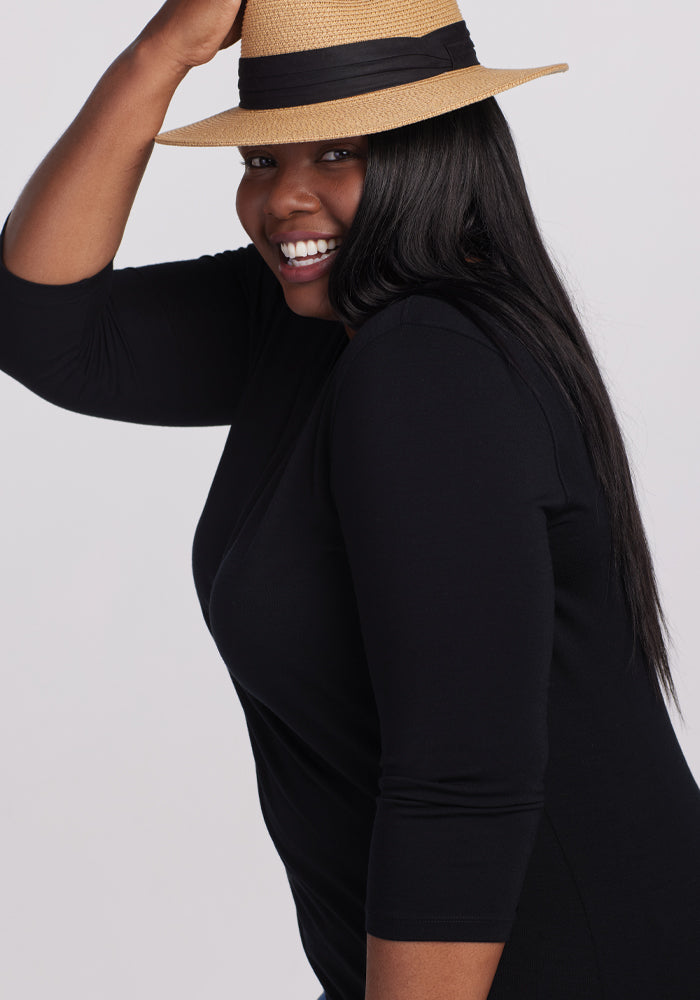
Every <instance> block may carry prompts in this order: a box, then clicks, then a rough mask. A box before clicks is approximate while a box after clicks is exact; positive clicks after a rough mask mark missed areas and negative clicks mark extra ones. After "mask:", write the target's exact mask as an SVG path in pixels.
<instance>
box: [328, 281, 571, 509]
mask: <svg viewBox="0 0 700 1000" xmlns="http://www.w3.org/2000/svg"><path fill="white" fill-rule="evenodd" d="M499 339H500V340H501V342H503V343H505V344H506V347H507V353H504V351H503V350H502V348H501V347H500V346H499V343H498V340H497V339H494V337H493V336H492V335H491V333H490V332H489V329H488V328H487V325H486V323H485V322H476V320H474V319H470V318H469V317H467V316H466V315H465V314H464V313H463V312H462V311H461V310H460V309H458V308H457V307H456V306H453V305H452V304H451V303H449V302H447V301H445V300H443V299H439V298H435V297H433V296H429V295H423V294H414V295H411V296H408V297H406V298H404V299H402V300H400V301H397V302H394V303H392V304H390V305H389V306H387V307H385V308H384V309H382V310H381V311H380V312H378V313H376V314H375V315H374V316H373V317H372V318H371V319H370V320H368V321H367V323H365V324H364V325H363V326H362V327H361V328H360V329H359V330H358V332H357V333H356V334H355V337H354V338H353V339H352V340H351V341H350V343H349V344H348V346H347V347H346V349H345V350H344V352H343V355H341V358H340V361H339V364H338V366H337V370H336V373H335V374H336V378H335V379H334V382H335V385H334V392H333V402H332V414H331V437H332V438H333V437H335V441H336V445H337V446H340V445H341V444H342V446H343V447H346V446H347V441H348V436H349V435H353V436H357V435H358V434H360V433H364V435H365V440H366V448H368V449H371V448H375V447H379V443H378V440H379V438H381V437H383V436H385V435H389V436H390V438H391V441H392V443H393V445H394V446H395V447H401V444H402V442H403V446H404V447H410V446H411V442H413V441H415V440H416V439H417V438H419V437H422V438H424V439H425V442H426V447H430V446H431V442H432V443H433V445H437V444H438V442H440V441H441V440H444V439H445V438H446V437H448V436H449V437H450V438H451V439H452V440H453V442H454V445H455V447H458V448H461V449H470V450H471V453H472V455H473V456H474V457H476V455H477V454H478V455H481V456H482V457H483V456H485V455H486V454H487V453H494V454H495V453H498V455H499V456H500V458H501V461H502V463H503V465H504V467H505V466H508V467H510V468H511V470H512V472H513V474H516V473H517V474H525V469H524V467H523V463H524V462H526V463H528V462H529V463H532V464H533V465H536V466H537V467H538V468H539V469H541V470H542V469H546V470H547V473H546V474H547V478H548V479H549V480H550V481H552V480H553V479H557V480H559V479H560V474H559V469H558V466H559V461H558V457H557V452H558V450H559V449H558V443H557V439H558V437H559V430H558V427H559V425H560V424H561V423H562V421H564V420H566V419H568V418H567V416H566V412H565V406H564V404H563V403H562V401H561V399H558V398H557V393H556V391H555V390H554V389H553V386H552V384H551V383H550V382H549V381H548V378H547V376H546V374H545V372H544V371H543V370H542V368H541V367H540V365H539V364H538V363H537V362H536V361H535V359H534V358H533V357H532V356H531V355H530V353H529V351H528V350H527V349H526V348H525V347H524V346H523V344H522V343H521V341H520V340H519V339H518V338H517V337H516V336H515V335H514V334H513V333H512V332H509V331H508V330H503V329H502V328H500V327H499ZM509 356H510V358H513V359H514V360H515V362H516V363H515V364H513V363H511V360H510V359H509ZM388 428H391V430H389V429H388ZM398 428H401V430H400V431H399V430H398ZM465 453H466V452H465ZM561 485H563V484H561ZM564 492H565V491H564Z"/></svg>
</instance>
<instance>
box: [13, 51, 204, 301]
mask: <svg viewBox="0 0 700 1000" xmlns="http://www.w3.org/2000/svg"><path fill="white" fill-rule="evenodd" d="M186 73H187V69H186V68H185V67H182V66H179V65H177V64H176V63H175V62H174V61H173V60H172V59H171V58H170V57H169V55H168V53H167V52H166V51H164V50H163V48H162V46H160V45H159V43H158V42H157V41H153V40H150V39H149V38H142V37H141V36H139V39H137V40H136V41H135V42H134V43H132V45H130V46H129V47H128V48H127V49H125V51H124V52H122V53H121V55H119V56H118V57H117V59H115V61H114V62H113V63H112V65H111V66H110V67H109V68H108V69H107V71H106V72H105V73H104V75H103V76H102V78H101V79H100V80H99V82H98V83H97V85H96V87H95V89H94V90H93V92H92V93H91V95H90V97H89V98H88V100H87V101H86V103H85V104H84V106H83V108H82V109H81V111H80V112H79V114H78V115H77V117H76V118H75V120H74V121H73V123H72V124H71V125H70V126H69V128H68V129H67V130H66V132H65V133H64V134H63V135H62V137H61V138H60V139H59V140H58V142H57V143H56V145H55V146H54V147H53V148H52V149H51V151H50V152H49V153H48V154H47V156H46V157H45V158H44V160H43V161H42V162H41V164H40V165H39V166H38V167H37V169H36V170H35V172H34V174H33V175H32V176H31V178H30V179H29V181H28V182H27V184H26V186H25V188H24V190H23V191H22V193H21V195H20V197H19V198H18V200H17V203H16V204H15V206H14V208H13V210H12V213H11V215H10V218H9V220H8V224H7V229H6V232H5V244H4V261H5V265H6V267H7V268H8V269H9V270H10V271H12V272H13V273H14V274H17V275H19V277H21V278H25V279H27V280H29V281H36V282H41V283H44V284H65V283H68V282H73V281H79V280H81V279H82V278H86V277H89V276H90V275H92V274H95V273H96V272H98V271H100V270H101V269H102V268H103V267H104V266H105V265H106V264H108V263H109V261H110V260H112V258H113V257H114V255H115V253H116V252H117V249H118V248H119V244H120V243H121V240H122V237H123V234H124V229H125V227H126V223H127V219H128V217H129V212H130V210H131V207H132V205H133V202H134V198H135V197H136V192H137V190H138V187H139V184H140V182H141V179H142V177H143V174H144V171H145V169H146V165H147V163H148V160H149V158H150V155H151V151H152V149H153V138H154V136H155V135H156V134H157V133H158V131H159V129H160V127H161V125H162V123H163V119H164V118H165V113H166V111H167V109H168V105H169V103H170V100H171V98H172V96H173V93H174V92H175V89H176V88H177V86H178V84H179V83H180V81H181V80H182V79H183V77H184V76H185V75H186Z"/></svg>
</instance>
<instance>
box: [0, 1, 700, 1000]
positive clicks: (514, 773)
mask: <svg viewBox="0 0 700 1000" xmlns="http://www.w3.org/2000/svg"><path fill="white" fill-rule="evenodd" d="M358 10H360V8H358V6H357V5H353V6H352V7H348V6H344V5H342V4H339V5H330V6H329V5H325V6H324V5H321V4H318V5H316V4H313V3H311V2H307V3H295V4H289V3H287V2H282V0H277V2H274V0H258V2H257V3H256V2H255V0H249V3H248V6H247V9H246V11H245V21H244V22H243V23H242V34H243V37H242V42H243V47H242V58H241V75H240V85H241V107H240V108H237V109H234V110H232V111H227V112H224V113H222V114H220V115H216V116H214V117H213V118H211V119H207V120H205V121H204V122H199V123H195V124H193V125H190V126H186V127H185V128H183V129H177V130H174V131H172V132H169V133H165V134H163V135H162V136H159V140H160V141H161V142H164V143H174V144H194V145H208V144H214V145H217V144H235V145H237V146H238V147H239V150H240V152H241V154H242V156H243V159H244V162H245V165H246V169H245V174H244V177H243V180H242V182H241V185H240V188H239V192H238V197H237V210H238V214H239V217H240V219H241V222H242V224H243V226H244V228H245V230H246V232H247V233H248V235H249V236H250V239H251V244H250V245H249V246H247V247H242V248H240V249H238V250H235V251H227V252H225V253H222V254H217V255H216V256H214V257H205V258H200V259H199V260H197V261H183V262H179V263H174V264H162V265H153V266H150V267H144V268H131V269H125V270H123V271H113V269H112V267H111V261H112V259H113V257H114V255H115V252H116V249H117V246H118V244H119V241H120V239H121V236H122V233H123V230H124V226H125V224H126V220H127V217H128V214H129V210H130V208H131V205H132V202H133V198H134V196H135V193H136V190H137V188H138V184H139V181H140V179H141V177H142V175H143V171H144V169H145V166H146V162H147V160H148V155H149V153H150V150H151V147H152V139H153V137H154V136H155V135H156V133H157V132H158V129H159V128H160V126H161V124H162V121H163V118H164V115H165V111H166V108H167V106H168V103H169V100H170V98H171V97H172V94H173V92H174V90H175V88H176V87H177V85H178V83H179V82H180V81H181V79H182V78H183V77H184V76H185V75H186V73H187V72H188V71H189V68H191V67H192V66H195V65H199V64H201V63H205V62H207V61H208V60H209V59H211V58H212V57H213V55H214V54H215V52H216V51H218V50H219V48H222V47H226V46H227V45H229V44H231V43H232V42H233V41H234V40H237V38H238V35H239V32H240V31H241V21H242V18H241V14H242V13H243V12H242V11H240V10H239V8H238V3H237V2H236V0H233V2H222V3H217V4H214V3H212V2H210V0H168V2H167V3H166V4H165V5H164V7H163V8H162V9H161V10H160V11H159V12H158V14H157V15H156V16H155V17H154V19H153V20H152V21H151V22H150V23H149V25H148V26H147V28H146V29H145V30H144V32H143V33H142V35H140V36H139V38H138V39H137V40H136V42H135V43H134V44H133V45H132V46H131V47H130V48H129V49H128V50H127V51H126V52H125V53H124V54H123V55H122V56H121V57H119V59H117V60H116V62H115V63H114V64H113V65H112V66H111V67H110V69H109V70H108V71H107V73H106V74H105V77H103V79H102V80H101V81H100V83H99V84H98V86H97V88H96V89H95V91H94V92H93V94H92V95H91V97H90V99H89V101H88V102H87V104H86V106H85V108H84V109H83V110H82V112H81V113H80V115H79V116H78V118H77V119H76V121H75V122H74V124H73V125H72V126H71V129H69V130H68V132H67V133H66V135H65V136H64V137H63V139H62V140H61V141H60V142H59V143H58V144H57V146H56V147H55V148H54V150H52V152H51V153H50V154H49V156H48V157H47V159H46V160H45V161H44V163H43V164H42V165H41V166H40V167H39V168H38V170H37V172H36V173H35V175H34V176H33V177H32V179H31V180H30V182H29V184H28V185H27V188H26V189H25V191H24V192H23V193H22V195H21V197H20V199H19V200H18V202H17V204H16V206H15V208H14V209H13V211H12V213H11V215H10V217H9V219H8V221H7V223H6V226H5V229H4V233H3V247H2V251H3V269H2V273H1V274H0V293H1V295H2V308H3V317H4V319H6V321H7V322H6V324H5V329H6V332H5V334H4V335H3V340H2V347H1V351H2V354H1V357H0V363H1V364H2V367H3V369H4V370H5V371H6V372H8V373H9V374H10V375H13V376H14V377H15V378H17V379H18V380H19V381H21V382H22V383H23V384H24V385H26V386H27V387H28V388H30V389H31V390H32V391H34V392H36V393H38V394H39V395H42V396H44V397H45V398H46V399H50V400H51V401H52V402H54V403H56V404H57V405H60V406H63V407H66V408H68V409H72V410H75V411H76V412H80V413H89V414H95V415H99V416H103V417H111V418H115V419H120V420H128V421H132V422H140V423H157V424H170V425H179V426H186V425H189V426H193V425H205V424H230V426H231V429H230V432H229V436H228V439H227V442H226V446H225V448H224V452H223V454H222V457H221V461H220V463H219V467H218V469H217V472H216V475H215V477H214V481H213V483H212V485H211V489H210V492H209V496H208V498H207V502H206V505H205V508H204V511H203V512H202V516H201V519H200V521H199V524H198V526H197V531H196V534H195V539H194V548H193V569H194V575H195V583H196V587H197V593H198V597H199V600H200V603H201V608H202V612H203V615H204V618H205V621H206V623H207V626H208V627H209V629H210V631H211V634H212V636H213V638H214V640H215V642H216V644H217V646H218V648H219V650H220V652H221V654H222V656H223V658H224V660H225V662H226V664H227V666H228V668H229V671H230V673H231V678H232V681H233V684H234V686H235V689H236V692H237V694H238V696H239V698H240V701H241V704H242V706H243V709H244V711H245V716H246V722H247V726H248V730H249V733H250V738H251V745H252V748H253V753H254V755H255V762H256V769H257V778H258V788H259V793H260V802H261V807H262V811H263V816H264V819H265V822H266V825H267V828H268V830H269V832H270V835H271V837H272V839H273V841H274V844H275V846H276V848H277V850H278V851H279V854H280V857H281V858H282V860H283V862H284V864H285V868H286V871H287V875H288V878H289V883H290V887H291V891H292V894H293V898H294V902H295V904H296V908H297V914H298V919H299V928H300V932H301V937H302V943H303V946H304V949H305V952H306V954H307V956H308V958H309V961H310V964H311V966H312V968H313V969H314V971H315V973H316V974H317V976H318V978H319V981H320V982H321V984H322V986H323V988H324V991H325V996H326V997H327V998H328V1000H360V998H362V997H365V998H366V1000H379V998H381V1000H399V998H401V1000H428V998H432V997H435V996H440V997H441V998H444V1000H467V998H469V1000H477V998H479V1000H484V998H486V997H489V998H491V1000H510V998H517V1000H523V998H527V997H533V998H534V997H537V998H538V1000H563V998H566V1000H571V998H579V1000H583V998H585V1000H592V998H602V997H616V998H617V997H634V998H635V1000H640V998H641V1000H644V998H652V997H654V998H658V997H659V996H663V997H669V998H675V997H677V998H679V1000H680V998H686V997H689V996H692V995H693V990H695V988H696V983H697V981H698V973H700V959H699V958H698V956H697V949H696V948H695V947H694V942H696V941H697V938H698V935H699V934H700V859H699V858H698V854H697V843H698V842H699V838H700V790H699V789H698V787H697V784H696V783H695V781H694V780H693V777H692V775H691V773H690V771H689V769H688V767H687V764H686V762H685V760H684V758H683V755H682V753H681V750H680V747H679V745H678V742H677V739H676V737H675V734H674V731H673V727H672V725H671V722H670V719H669V716H668V712H667V709H666V706H665V703H664V697H663V695H664V694H666V695H667V696H670V697H672V698H673V699H674V700H675V701H676V704H677V699H676V694H675V689H674V684H673V680H672V677H671V674H670V671H669V667H668V658H667V653H666V647H665V643H664V636H663V626H664V618H663V614H662V611H661V607H660V603H659V598H658V593H657V589H656V584H655V579H654V572H653V567H652V564H651V559H650V555H649V550H648V547H647V544H646V539H645V535H644V530H643V527H642V524H641V519H640V515H639V510H638V507H637V503H636V500H635V497H634V491H633V487H632V483H631V479H630V473H629V467H628V464H627V459H626V455H625V450H624V446H623V443H622V440H621V436H620V433H619V428H618V426H617V423H616V420H615V416H614V413H613V410H612V406H611V404H610V400H609V397H608V395H607V392H606V390H605V387H604V384H603V381H602V378H601V376H600V373H599V371H598V369H597V366H596V364H595V361H594V358H593V355H592V353H591V350H590V347H589V345H588V343H587V340H586V337H585V335H584V333H583V331H582V329H581V327H580V325H579V322H578V320H577V319H576V316H575V314H574V311H573V309H572V307H571V305H570V303H569V300H568V298H567V296H566V293H565V292H564V290H563V288H562V286H561V283H560V282H559V279H558V278H557V276H556V273H555V271H554V269H553V267H552V265H551V262H550V261H549V258H548V256H547V253H546V251H545V249H544V247H543V245H542V241H541V238H540V236H539V233H538V230H537V226H536V223H535V221H534V218H533V215H532V210H531V208H530V205H529V202H528V198H527V193H526V190H525V187H524V183H523V180H522V174H521V172H520V168H519V166H518V161H517V154H516V152H515V149H514V147H513V144H512V139H511V136H510V133H509V131H508V127H507V125H506V123H505V121H504V119H503V116H502V114H501V112H500V110H499V108H498V105H497V104H496V102H495V99H494V97H493V95H494V94H495V93H498V92H499V91H501V90H503V89H507V88H508V87H512V86H517V85H519V84H521V83H524V82H527V81H528V80H531V79H534V78H535V77H536V76H541V75H546V74H548V73H551V72H556V71H559V70H562V69H565V68H566V67H565V66H564V65H555V66H549V67H540V68H538V69H534V70H523V71H518V70H512V71H510V70H488V69H485V68H484V67H481V66H480V65H479V63H478V62H477V61H476V55H475V52H474V49H473V46H472V45H471V43H470V40H469V36H468V33H467V31H466V26H465V25H464V23H463V22H462V21H461V17H460V14H459V10H458V8H457V6H456V4H454V3H452V2H450V0H444V2H441V3H438V2H433V3H431V2H428V0H423V2H420V0H417V2H416V0H414V2H412V3H410V4H409V3H406V2H399V0H386V2H383V3H380V2H378V0H374V2H373V4H371V5H368V6H367V8H366V9H363V10H361V11H360V14H362V16H360V14H358ZM234 19H235V20H234ZM232 25H233V27H232ZM316 257H318V260H317V262H316V263H311V262H310V258H316ZM49 327H50V336H47V328H49Z"/></svg>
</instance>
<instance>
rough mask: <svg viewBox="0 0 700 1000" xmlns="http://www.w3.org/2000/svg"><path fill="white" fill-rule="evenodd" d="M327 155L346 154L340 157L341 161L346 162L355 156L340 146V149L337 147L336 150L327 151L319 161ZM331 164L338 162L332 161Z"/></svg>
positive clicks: (349, 150)
mask: <svg viewBox="0 0 700 1000" xmlns="http://www.w3.org/2000/svg"><path fill="white" fill-rule="evenodd" d="M328 153H346V154H347V155H346V156H342V157H341V159H343V160H347V159H348V158H349V157H351V156H354V155H355V154H354V153H353V151H352V150H351V149H346V148H345V147H344V146H342V147H339V148H338V149H327V150H326V152H325V153H324V154H323V156H322V157H321V159H324V158H325V157H326V156H327V154H328ZM331 162H333V163H337V162H338V160H332V161H331Z"/></svg>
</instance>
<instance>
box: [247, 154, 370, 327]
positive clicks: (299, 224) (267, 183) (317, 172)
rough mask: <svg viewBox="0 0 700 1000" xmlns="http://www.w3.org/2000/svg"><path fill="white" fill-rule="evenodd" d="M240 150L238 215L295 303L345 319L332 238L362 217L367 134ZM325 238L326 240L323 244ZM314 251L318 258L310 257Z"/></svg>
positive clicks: (319, 315) (303, 310)
mask: <svg viewBox="0 0 700 1000" xmlns="http://www.w3.org/2000/svg"><path fill="white" fill-rule="evenodd" d="M238 151H239V153H240V154H241V156H242V158H243V161H244V163H245V172H244V175H243V178H242V180H241V182H240V184H239V186H238V193H237V195H236V211H237V212H238V218H239V219H240V220H241V225H242V226H243V228H244V229H245V231H246V233H247V234H248V236H249V237H250V239H251V240H252V242H253V243H254V245H255V246H256V248H257V249H258V251H259V252H260V254H261V256H262V258H263V260H265V262H266V263H267V265H268V266H269V267H270V269H271V270H272V272H273V274H274V275H275V277H276V278H277V280H278V281H279V282H280V284H281V285H282V289H283V291H284V296H285V299H286V301H287V305H288V306H289V307H290V309H292V310H293V312H295V313H297V314H298V315H300V316H312V317H315V318H316V319H330V320H334V319H337V317H336V316H335V314H334V313H333V311H332V309H331V306H330V303H329V301H328V272H329V270H330V268H331V266H332V264H333V253H334V250H333V249H332V248H331V247H330V246H329V245H328V242H329V241H330V240H331V239H335V240H342V239H343V237H344V236H345V233H346V232H347V231H348V229H349V228H350V224H351V222H352V220H353V218H354V217H355V212H356V211H357V206H358V205H359V203H360V197H361V196H362V188H363V185H364V179H365V171H366V169H367V136H357V135H356V136H349V137H345V138H342V139H333V140H325V141H323V142H316V141H314V142H290V143H281V144H275V145H270V144H267V145H259V146H239V147H238ZM319 240H321V241H324V240H325V243H324V242H321V244H320V247H319V244H318V241H319ZM309 241H311V242H309ZM290 244H291V247H290ZM292 254H293V255H294V256H291V255H292ZM312 258H313V259H314V260H316V261H317V262H316V263H303V262H304V261H310V259H312ZM346 331H347V333H348V335H349V336H352V331H350V330H347V327H346Z"/></svg>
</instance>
